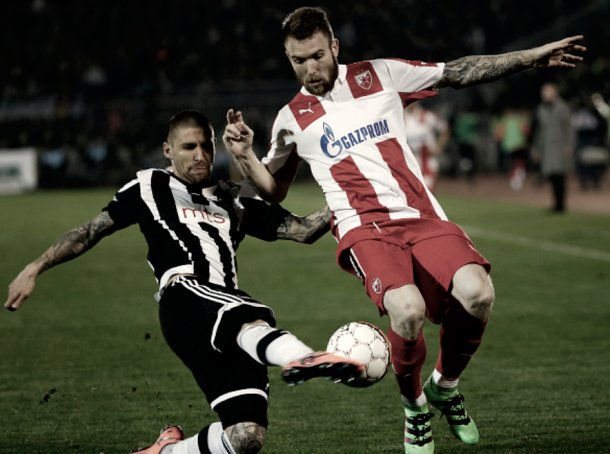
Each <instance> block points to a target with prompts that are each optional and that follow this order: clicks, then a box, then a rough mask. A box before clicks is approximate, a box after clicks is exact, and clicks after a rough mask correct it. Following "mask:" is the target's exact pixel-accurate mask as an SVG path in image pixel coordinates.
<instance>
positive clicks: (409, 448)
mask: <svg viewBox="0 0 610 454" xmlns="http://www.w3.org/2000/svg"><path fill="white" fill-rule="evenodd" d="M403 408H404V409H405V454H434V440H433V439H432V427H431V424H430V420H431V419H432V417H433V416H434V413H430V409H429V408H428V404H424V405H422V406H421V407H407V406H406V405H404V404H403Z"/></svg>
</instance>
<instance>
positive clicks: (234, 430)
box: [225, 422, 266, 454]
mask: <svg viewBox="0 0 610 454" xmlns="http://www.w3.org/2000/svg"><path fill="white" fill-rule="evenodd" d="M225 432H226V434H227V436H228V437H229V442H230V443H231V446H232V447H233V450H234V451H235V453H236V454H256V453H257V452H259V451H260V450H261V449H263V444H264V443H265V433H266V429H265V428H264V427H262V426H259V425H258V424H256V423H252V422H247V423H238V424H235V425H233V426H231V427H228V428H227V429H226V430H225Z"/></svg>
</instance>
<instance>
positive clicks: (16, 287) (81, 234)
mask: <svg viewBox="0 0 610 454" xmlns="http://www.w3.org/2000/svg"><path fill="white" fill-rule="evenodd" d="M115 231H116V227H115V225H114V222H113V221H112V219H111V218H110V216H109V215H108V213H107V212H105V211H104V212H103V213H101V214H100V215H99V216H97V217H95V218H93V219H91V220H90V221H89V222H86V223H84V224H83V225H80V226H78V227H76V228H74V229H72V230H70V231H69V232H68V233H66V234H65V235H64V236H62V237H61V238H60V239H59V240H57V241H56V242H55V243H54V244H53V246H51V247H50V248H49V249H47V251H46V252H45V253H44V254H42V255H41V256H40V257H38V258H37V259H36V260H34V261H33V262H32V263H30V264H29V265H27V266H26V267H25V268H24V269H23V271H21V273H19V275H18V276H17V277H16V278H15V280H14V281H13V282H11V284H10V285H9V286H8V299H7V300H6V303H4V307H6V308H7V309H8V310H9V311H16V310H17V309H19V307H20V306H21V305H22V304H23V303H24V302H25V300H26V299H27V298H28V297H29V296H30V295H31V294H32V291H33V290H34V285H35V284H36V282H35V281H36V277H37V276H38V275H39V274H40V273H42V272H43V271H46V270H48V269H49V268H51V267H53V266H55V265H59V264H60V263H63V262H67V261H68V260H72V259H74V258H76V257H78V256H79V255H81V254H83V253H84V252H85V251H87V250H89V249H91V248H92V247H93V246H95V245H96V244H97V243H98V242H99V241H100V240H101V239H102V238H104V237H105V236H108V235H110V234H111V233H113V232H115Z"/></svg>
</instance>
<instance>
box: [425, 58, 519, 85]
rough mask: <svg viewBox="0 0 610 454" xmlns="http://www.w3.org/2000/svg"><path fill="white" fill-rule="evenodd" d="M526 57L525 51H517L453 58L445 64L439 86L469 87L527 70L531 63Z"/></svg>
mask: <svg viewBox="0 0 610 454" xmlns="http://www.w3.org/2000/svg"><path fill="white" fill-rule="evenodd" d="M524 57H525V56H524V51H517V52H509V53H507V54H501V55H472V56H468V57H462V58H459V59H457V60H453V61H451V62H448V63H446V64H445V68H444V70H443V76H442V77H441V80H440V82H439V83H438V85H437V87H438V88H443V87H451V88H455V89H460V88H467V87H472V86H475V85H480V84H484V83H487V82H493V81H495V80H498V79H501V78H503V77H506V76H510V75H511V74H516V73H519V72H521V71H525V70H526V69H530V68H531V65H528V64H526V62H525V58H524Z"/></svg>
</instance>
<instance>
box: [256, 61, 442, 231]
mask: <svg viewBox="0 0 610 454" xmlns="http://www.w3.org/2000/svg"><path fill="white" fill-rule="evenodd" d="M443 67H444V65H443V64H442V63H439V64H433V63H422V62H418V61H405V60H398V59H383V60H372V61H364V62H360V63H353V64H350V65H347V66H346V65H340V66H339V77H338V78H337V80H336V81H335V85H334V87H333V89H332V90H331V91H330V92H329V93H327V94H325V95H324V96H314V95H312V94H310V93H309V92H308V91H306V90H305V88H301V91H300V92H299V94H298V95H297V96H296V97H295V98H294V99H293V100H292V101H291V102H290V103H288V104H287V105H285V106H284V107H283V108H282V109H281V110H280V112H279V113H278V116H277V118H276V120H275V123H274V125H273V132H272V138H271V149H270V151H269V153H268V155H267V157H265V158H264V159H263V163H264V164H265V165H266V166H267V168H268V169H269V171H270V172H271V173H272V174H273V175H274V176H275V177H276V178H278V179H280V180H286V181H291V180H292V179H293V178H294V175H295V173H296V169H297V164H298V161H299V160H300V159H304V160H305V161H306V162H307V163H309V165H310V167H311V171H312V174H313V176H314V178H315V179H316V180H317V182H318V184H319V185H320V187H321V188H322V190H323V192H324V194H325V196H326V201H327V203H328V206H329V207H330V209H331V210H332V212H333V214H334V218H333V235H334V236H335V238H337V240H341V238H343V237H344V236H345V234H346V233H347V232H349V231H350V230H352V229H355V228H357V227H360V226H364V225H372V224H374V223H376V222H383V221H388V220H396V219H408V218H433V219H442V220H447V217H446V216H445V213H444V212H443V210H442V208H441V207H440V205H439V203H438V202H437V201H436V199H435V198H434V196H433V195H432V193H431V192H430V191H429V190H428V189H427V188H426V186H425V184H424V182H423V178H422V174H421V171H420V169H419V166H418V165H417V162H416V160H415V157H414V156H413V153H412V151H411V149H410V148H409V146H408V145H407V140H406V137H407V132H406V129H405V124H404V121H403V109H404V108H405V106H406V105H408V104H409V103H410V102H414V101H417V100H420V99H424V98H428V97H431V96H435V95H436V94H437V93H436V92H435V91H433V90H431V88H432V87H434V85H435V84H436V83H438V81H439V80H440V79H441V76H442V73H443Z"/></svg>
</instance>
